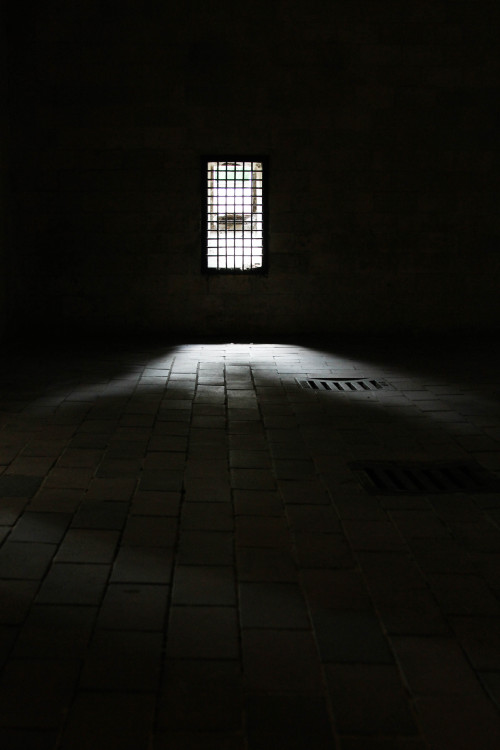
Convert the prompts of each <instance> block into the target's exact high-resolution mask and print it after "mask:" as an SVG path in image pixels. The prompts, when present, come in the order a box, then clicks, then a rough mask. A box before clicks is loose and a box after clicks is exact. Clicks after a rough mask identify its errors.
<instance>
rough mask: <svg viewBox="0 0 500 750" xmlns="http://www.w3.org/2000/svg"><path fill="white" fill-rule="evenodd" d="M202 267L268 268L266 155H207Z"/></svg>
mask: <svg viewBox="0 0 500 750" xmlns="http://www.w3.org/2000/svg"><path fill="white" fill-rule="evenodd" d="M203 172H204V175H203V176H204V179H203V196H202V198H203V206H202V221H203V226H202V238H203V269H204V270H205V271H213V272H229V273H231V272H233V273H234V272H247V273H251V272H262V271H264V270H265V268H266V262H267V258H266V210H265V198H266V195H265V180H266V177H267V174H266V173H267V165H266V160H265V159H264V158H263V157H243V158H235V157H226V158H219V159H211V158H205V159H204V160H203Z"/></svg>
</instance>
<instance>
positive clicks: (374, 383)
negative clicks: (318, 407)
mask: <svg viewBox="0 0 500 750" xmlns="http://www.w3.org/2000/svg"><path fill="white" fill-rule="evenodd" d="M297 383H298V384H299V385H300V387H301V388H304V389H305V390H311V391H333V392H334V393H339V392H340V393H342V392H343V393H345V392H352V391H380V390H382V389H390V390H393V386H392V385H390V384H389V383H386V381H385V380H374V379H372V378H355V379H354V378H308V379H307V380H303V379H299V378H297Z"/></svg>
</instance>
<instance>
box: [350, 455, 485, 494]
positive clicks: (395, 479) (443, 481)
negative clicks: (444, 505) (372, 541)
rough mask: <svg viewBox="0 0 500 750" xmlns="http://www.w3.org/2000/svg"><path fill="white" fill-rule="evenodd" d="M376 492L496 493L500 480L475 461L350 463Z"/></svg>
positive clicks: (352, 468) (365, 484)
mask: <svg viewBox="0 0 500 750" xmlns="http://www.w3.org/2000/svg"><path fill="white" fill-rule="evenodd" d="M350 468H351V470H352V471H353V472H354V473H355V474H356V476H357V477H358V479H359V481H360V482H361V484H362V485H363V487H364V488H365V489H366V490H367V491H368V492H370V493H371V494H373V495H394V494H401V495H416V494H444V493H449V492H495V491H498V490H499V489H500V480H498V479H497V478H496V477H495V476H493V475H491V474H490V473H489V472H487V471H486V470H485V469H483V468H482V467H481V466H479V465H478V464H475V463H473V462H446V463H445V462H439V463H425V464H424V463H402V462H396V461H370V462H366V463H361V462H356V463H353V464H350Z"/></svg>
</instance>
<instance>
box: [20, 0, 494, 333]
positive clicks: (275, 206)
mask: <svg viewBox="0 0 500 750" xmlns="http://www.w3.org/2000/svg"><path fill="white" fill-rule="evenodd" d="M496 6H497V3H496V2H486V0H478V2H476V3H450V2H446V1H445V0H418V1H411V0H410V1H409V2H400V0H388V1H386V2H385V1H384V0H377V1H374V0H356V1H354V0H309V2H304V0H252V1H251V2H249V1H247V0H239V2H234V0H231V1H229V0H212V1H210V0H204V1H203V2H194V0H183V2H177V1H176V2H169V1H167V0H102V1H101V2H98V1H97V0H88V1H86V2H84V3H75V4H73V3H60V2H55V1H54V0H50V1H46V2H43V3H40V4H39V6H38V7H37V9H36V10H34V11H31V13H32V15H29V16H26V14H25V13H24V14H23V13H22V12H19V10H17V11H16V10H15V8H16V7H18V6H16V5H15V4H14V3H13V4H12V8H13V9H12V11H11V17H10V32H9V33H10V39H11V53H12V56H11V69H12V75H13V78H14V85H15V90H16V97H15V101H14V103H13V117H14V120H15V129H14V130H15V145H14V150H13V162H14V173H15V180H16V182H15V185H16V196H15V198H16V210H15V240H16V263H15V268H14V277H13V280H12V282H13V285H14V292H15V293H14V299H15V300H16V301H17V308H15V309H14V310H13V317H14V318H15V319H16V320H18V321H24V324H25V325H28V326H31V325H33V324H34V323H36V324H37V325H40V326H42V327H43V326H47V325H50V324H53V323H54V322H55V323H56V325H57V326H58V327H62V328H64V327H75V326H78V327H81V328H88V329H93V328H96V329H98V330H102V329H103V328H110V329H113V328H116V329H120V330H122V331H124V332H126V331H132V330H134V331H135V330H144V331H162V332H165V333H167V334H175V335H177V334H181V335H194V334H199V335H210V334H214V335H230V334H231V335H241V336H243V335H245V336H255V337H262V336H266V335H285V334H286V335H295V334H307V333H315V334H320V333H325V332H338V331H347V332H369V333H370V332H374V333H386V332H396V331H412V332H426V331H430V330H438V331H452V330H459V331H460V330H463V331H478V330H491V329H498V328H499V327H500V303H499V295H498V280H499V259H500V228H499V219H498V214H499V212H498V205H499V200H498V199H499V178H498V175H499V166H500V164H499V162H500V159H499V142H498V130H499V125H500V110H499V96H498V94H499V91H498V84H499V66H498V55H497V44H498V36H497V35H498V25H497V21H498V14H497V10H496ZM206 152H211V153H225V152H229V153H231V152H247V153H264V154H268V155H269V156H270V165H271V178H270V199H269V204H270V262H269V273H268V275H267V276H265V277H254V278H250V277H248V276H242V277H217V278H214V277H211V278H207V277H204V276H203V275H202V274H201V273H200V241H199V236H200V204H199V200H200V199H199V184H200V175H199V157H200V155H201V154H203V153H206Z"/></svg>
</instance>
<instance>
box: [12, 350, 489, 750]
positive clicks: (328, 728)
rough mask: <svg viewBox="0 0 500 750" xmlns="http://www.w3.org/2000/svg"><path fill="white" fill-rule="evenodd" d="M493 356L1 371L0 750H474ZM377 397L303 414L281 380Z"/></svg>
mask: <svg viewBox="0 0 500 750" xmlns="http://www.w3.org/2000/svg"><path fill="white" fill-rule="evenodd" d="M499 363H500V357H499V350H498V349H493V350H492V347H491V346H486V345H479V344H478V345H476V346H474V347H470V346H465V345H462V346H458V345H455V346H454V347H450V350H449V351H446V352H445V351H443V349H439V348H433V347H432V346H430V345H429V346H423V345H422V344H419V345H415V346H414V347H413V348H410V347H407V348H406V350H405V351H402V350H400V351H399V350H397V349H396V348H394V347H386V348H385V349H384V348H383V347H381V346H377V345H375V344H373V345H372V346H370V347H368V346H361V345H358V346H351V347H349V346H347V345H342V346H339V347H335V346H334V345H333V344H330V345H324V346H318V345H316V346H312V347H307V346H299V345H288V344H276V345H275V344H271V343H270V344H266V345H251V344H248V345H246V344H245V345H233V344H224V345H220V344H217V345H216V344H203V345H182V346H160V345H157V344H155V345H147V346H146V345H144V346H141V347H135V348H134V347H132V348H124V347H123V346H121V347H120V346H116V347H113V345H112V344H110V345H109V346H107V347H104V348H94V349H91V348H88V347H87V348H85V347H82V348H81V349H80V350H78V351H72V352H71V353H66V354H62V353H55V352H51V353H44V354H43V355H41V354H40V350H38V351H34V352H31V353H30V352H26V351H24V352H23V351H20V350H19V349H18V350H17V351H11V352H8V351H7V352H6V351H4V354H3V367H2V385H1V393H0V495H1V500H0V541H1V543H2V546H1V548H0V596H1V607H0V660H1V663H2V667H3V669H2V676H1V681H0V747H1V748H2V749H3V750H56V749H57V750H181V749H182V750H201V749H202V750H243V749H247V750H267V749H268V748H272V749H273V750H275V749H276V748H280V749H281V748H286V750H326V749H335V748H338V749H339V750H471V749H474V750H475V749H476V748H477V750H497V748H498V747H500V717H499V703H500V617H499V615H500V601H499V595H500V493H496V492H490V493H477V494H470V493H467V492H463V493H460V492H455V493H448V494H428V495H425V494H419V495H411V494H401V495H398V494H392V495H391V494H386V495H371V494H369V493H368V492H367V491H366V490H365V489H363V487H362V486H361V484H359V482H358V479H357V478H356V476H355V475H354V473H353V472H352V470H351V469H350V467H349V462H350V461H356V460H364V459H371V460H377V459H392V460H399V459H411V460H412V461H419V460H429V459H432V460H450V459H467V460H471V459H472V460H474V461H477V462H478V463H479V464H480V465H482V466H483V467H484V468H486V469H488V470H489V471H491V472H493V473H494V474H495V473H496V474H497V475H498V474H500V403H499V399H500V381H499V377H498V376H499ZM304 375H308V376H311V377H313V376H318V377H319V376H326V377H334V376H336V377H351V376H357V377H368V376H369V377H379V378H384V379H386V380H387V381H388V382H389V383H391V384H392V385H393V386H394V389H392V390H380V391H376V392H373V391H369V392H352V393H351V392H343V393H314V392H312V391H306V390H302V389H301V388H300V387H299V386H298V385H297V383H296V380H295V378H296V377H298V376H304Z"/></svg>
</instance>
